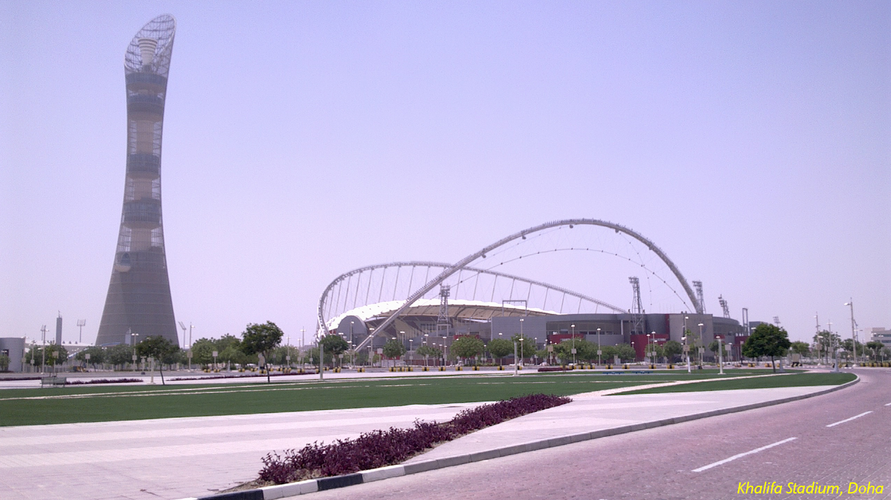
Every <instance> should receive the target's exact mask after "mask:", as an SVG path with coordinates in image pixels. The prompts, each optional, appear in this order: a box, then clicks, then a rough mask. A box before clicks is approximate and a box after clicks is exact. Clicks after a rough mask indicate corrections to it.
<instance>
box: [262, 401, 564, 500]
mask: <svg viewBox="0 0 891 500" xmlns="http://www.w3.org/2000/svg"><path fill="white" fill-rule="evenodd" d="M570 401H571V399H570V398H568V397H565V396H549V395H545V394H533V395H530V396H522V397H518V398H511V399H508V400H504V401H499V402H497V403H492V404H487V405H481V406H478V407H476V408H471V409H468V410H464V411H462V412H461V413H459V414H458V415H456V416H455V418H453V419H452V420H450V421H448V422H443V423H436V422H420V421H415V423H414V425H413V427H411V428H409V429H397V428H394V427H391V428H390V429H389V430H386V431H381V430H376V431H372V432H367V433H364V434H362V435H360V436H359V437H358V438H356V439H343V440H337V441H334V442H333V443H331V444H324V443H322V444H320V443H318V442H316V443H312V444H308V445H306V446H305V447H303V448H302V449H301V450H299V451H295V450H286V451H285V452H284V456H281V455H279V454H278V453H270V454H267V455H266V456H265V457H264V458H263V464H264V466H263V468H262V469H261V470H260V478H259V479H260V481H263V482H266V483H274V484H284V483H289V482H293V481H302V480H304V479H313V478H320V477H330V476H339V475H343V474H352V473H354V472H359V471H362V470H369V469H375V468H378V467H384V466H387V465H395V464H398V463H400V462H403V461H405V460H407V459H408V458H411V457H412V456H414V455H416V454H418V453H420V452H422V451H424V450H426V449H428V448H432V447H433V446H434V445H435V444H437V443H443V442H446V441H450V440H452V439H455V438H458V437H460V436H463V435H465V434H468V433H470V432H473V431H476V430H479V429H482V428H484V427H488V426H491V425H495V424H498V423H501V422H504V421H506V420H510V419H512V418H516V417H519V416H522V415H526V414H529V413H533V412H536V411H539V410H544V409H547V408H552V407H554V406H559V405H562V404H565V403H568V402H570Z"/></svg>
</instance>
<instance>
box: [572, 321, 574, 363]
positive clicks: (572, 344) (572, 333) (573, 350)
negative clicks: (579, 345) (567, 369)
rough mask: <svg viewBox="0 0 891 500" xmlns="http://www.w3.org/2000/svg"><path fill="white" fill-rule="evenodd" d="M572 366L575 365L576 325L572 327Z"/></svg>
mask: <svg viewBox="0 0 891 500" xmlns="http://www.w3.org/2000/svg"><path fill="white" fill-rule="evenodd" d="M572 364H573V366H574V365H575V325H572Z"/></svg>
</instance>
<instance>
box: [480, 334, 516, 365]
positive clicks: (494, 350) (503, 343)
mask: <svg viewBox="0 0 891 500" xmlns="http://www.w3.org/2000/svg"><path fill="white" fill-rule="evenodd" d="M486 347H487V348H488V349H489V353H490V354H492V357H494V358H498V365H499V366H500V365H501V362H502V360H503V359H504V357H505V356H507V355H509V354H511V353H513V352H514V344H513V343H512V342H511V341H510V340H507V339H492V340H490V341H489V345H487V346H486Z"/></svg>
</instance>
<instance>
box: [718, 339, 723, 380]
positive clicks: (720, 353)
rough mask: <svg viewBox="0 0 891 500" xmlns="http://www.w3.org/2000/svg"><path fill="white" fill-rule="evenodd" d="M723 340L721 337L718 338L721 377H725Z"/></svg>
mask: <svg viewBox="0 0 891 500" xmlns="http://www.w3.org/2000/svg"><path fill="white" fill-rule="evenodd" d="M722 340H723V339H722V338H721V337H718V369H719V370H720V373H721V375H724V346H723V345H722V342H721V341H722Z"/></svg>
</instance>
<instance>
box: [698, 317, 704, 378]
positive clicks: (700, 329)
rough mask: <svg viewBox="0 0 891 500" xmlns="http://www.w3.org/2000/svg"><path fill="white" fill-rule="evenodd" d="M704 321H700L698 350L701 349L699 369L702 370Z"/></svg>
mask: <svg viewBox="0 0 891 500" xmlns="http://www.w3.org/2000/svg"><path fill="white" fill-rule="evenodd" d="M702 326H703V324H702V323H699V347H698V348H697V350H698V351H699V369H700V370H702V350H703V349H702Z"/></svg>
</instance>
